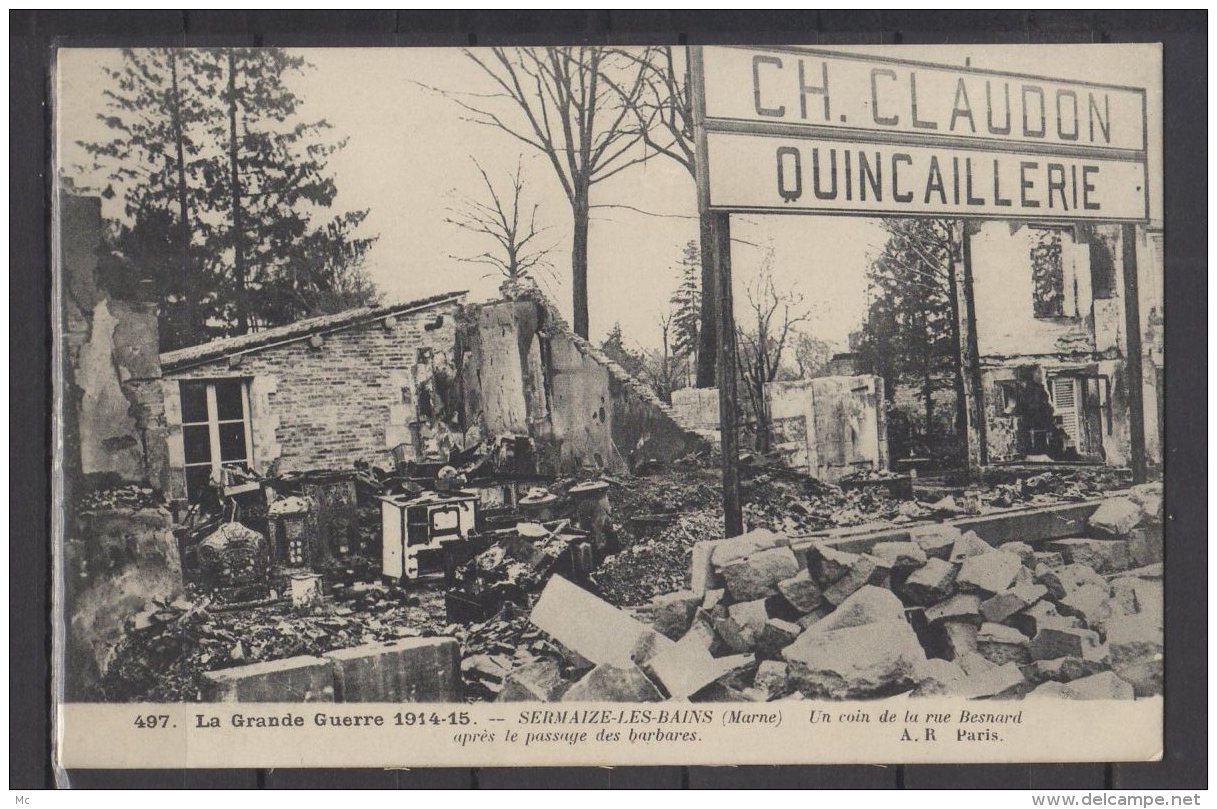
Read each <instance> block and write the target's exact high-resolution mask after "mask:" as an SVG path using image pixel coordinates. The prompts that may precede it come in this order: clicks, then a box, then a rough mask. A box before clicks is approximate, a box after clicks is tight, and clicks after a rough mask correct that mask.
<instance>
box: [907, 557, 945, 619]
mask: <svg viewBox="0 0 1217 809" xmlns="http://www.w3.org/2000/svg"><path fill="white" fill-rule="evenodd" d="M958 570H959V569H958V567H957V566H956V565H953V564H951V563H950V562H944V561H942V560H941V559H930V560H928V561H927V562H926V563H925V565H924V566H923V567H921V568H920V569H919V570H915V571H913V573H912V575H910V576H909V577H908V578H907V579H905V581H904V586H903V588H902V591H903V592H904V595H905V598H907V599H908V600H909V601H910V602H912V603H914V604H919V605H921V606H925V607H928V606H930V605H931V604H937V603H938V602H940V601H943V600H944V599H946V598H947V597H948V596H950V595H951V593H952V591H953V590H954V587H955V577H956V575H957V573H958Z"/></svg>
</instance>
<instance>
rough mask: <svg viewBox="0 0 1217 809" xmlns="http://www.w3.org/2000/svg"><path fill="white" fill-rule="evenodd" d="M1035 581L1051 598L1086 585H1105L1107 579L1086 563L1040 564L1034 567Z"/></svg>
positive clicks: (1063, 595) (1061, 595)
mask: <svg viewBox="0 0 1217 809" xmlns="http://www.w3.org/2000/svg"><path fill="white" fill-rule="evenodd" d="M1035 583H1036V584H1042V585H1044V586H1045V587H1047V588H1048V594H1049V595H1050V596H1051V597H1052V598H1058V599H1059V598H1064V597H1065V596H1066V595H1068V594H1069V593H1070V592H1072V591H1073V590H1076V589H1078V588H1079V587H1083V586H1086V585H1092V586H1094V587H1100V588H1101V587H1105V586H1106V584H1107V580H1106V579H1104V578H1103V577H1102V576H1100V575H1099V574H1098V573H1095V572H1094V569H1093V568H1090V567H1087V566H1086V565H1065V566H1064V567H1059V568H1049V567H1047V566H1040V567H1037V568H1036V569H1035Z"/></svg>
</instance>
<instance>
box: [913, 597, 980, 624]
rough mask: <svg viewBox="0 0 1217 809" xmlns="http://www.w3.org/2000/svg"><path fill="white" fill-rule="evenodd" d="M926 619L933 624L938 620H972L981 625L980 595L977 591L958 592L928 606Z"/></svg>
mask: <svg viewBox="0 0 1217 809" xmlns="http://www.w3.org/2000/svg"><path fill="white" fill-rule="evenodd" d="M925 619H926V621H927V622H929V623H931V624H933V623H937V622H938V621H970V622H972V623H974V624H977V625H979V624H980V622H981V617H980V596H979V595H977V594H976V593H956V594H955V595H953V596H951V597H950V598H948V599H947V600H946V601H941V602H939V603H937V604H935V605H934V606H932V607H926V610H925Z"/></svg>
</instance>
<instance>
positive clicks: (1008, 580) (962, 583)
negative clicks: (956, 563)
mask: <svg viewBox="0 0 1217 809" xmlns="http://www.w3.org/2000/svg"><path fill="white" fill-rule="evenodd" d="M1022 567H1023V563H1022V560H1021V559H1019V558H1018V554H1014V553H1006V552H1005V551H1000V550H998V551H992V550H991V551H989V552H988V553H982V554H978V555H976V556H969V557H967V558H965V559H964V560H963V564H962V565H960V568H959V575H957V576H956V577H955V585H956V586H957V587H959V589H960V590H963V591H973V592H975V591H980V592H982V593H989V594H994V593H1000V592H1002V591H1003V590H1008V589H1010V586H1011V585H1012V584H1013V583H1014V579H1015V576H1017V575H1018V572H1019V570H1021V569H1022Z"/></svg>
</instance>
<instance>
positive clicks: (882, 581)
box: [863, 553, 912, 590]
mask: <svg viewBox="0 0 1217 809" xmlns="http://www.w3.org/2000/svg"><path fill="white" fill-rule="evenodd" d="M863 556H864V557H865V558H866V559H867V560H869V561H870V563H871V564H872V565H874V569H873V570H872V571H871V574H870V576H868V577H867V579H866V583H867V584H871V585H874V586H875V587H883V588H885V589H888V590H890V589H892V575H893V569H892V563H891V562H889V561H888V560H886V559H880V558H879V557H878V556H875V555H873V554H869V553H867V554H863ZM911 570H912V569H911V568H901V570H900V571H898V573H899V574H900V575H901V578H903V576H904V574H907V573H909V572H911Z"/></svg>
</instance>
